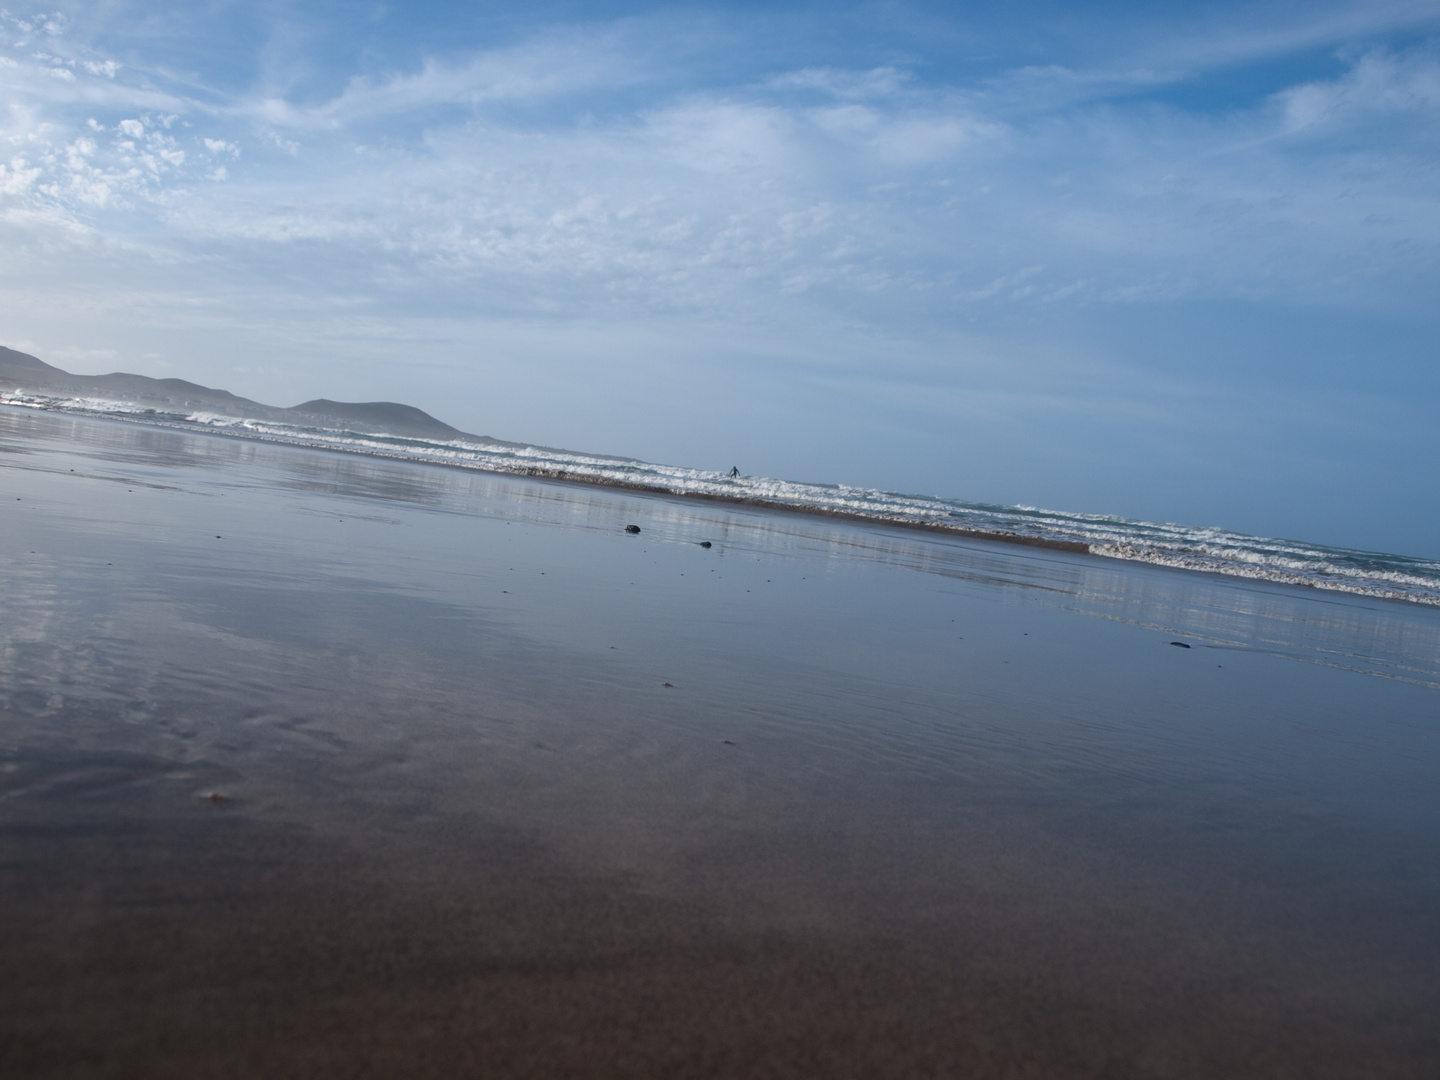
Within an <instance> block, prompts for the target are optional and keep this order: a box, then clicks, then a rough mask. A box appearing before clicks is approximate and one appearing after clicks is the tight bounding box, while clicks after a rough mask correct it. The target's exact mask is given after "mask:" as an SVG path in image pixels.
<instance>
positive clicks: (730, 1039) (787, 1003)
mask: <svg viewBox="0 0 1440 1080" xmlns="http://www.w3.org/2000/svg"><path fill="white" fill-rule="evenodd" d="M627 525H635V526H638V527H639V529H640V532H639V533H638V534H627V533H626V531H625V527H626V526H627ZM702 541H706V542H709V544H710V546H709V547H702V546H701V542H702ZM0 567H3V572H4V580H5V591H4V597H3V600H0V615H3V621H0V650H3V652H0V657H3V659H0V926H3V927H4V928H5V929H4V932H3V935H0V1073H3V1075H6V1076H14V1077H21V1076H25V1077H139V1076H144V1077H181V1076H184V1077H196V1076H206V1077H250V1076H266V1077H307V1078H315V1077H363V1076H377V1077H378V1076H386V1077H388V1076H405V1077H430V1076H435V1077H440V1076H445V1077H455V1076H485V1077H501V1076H504V1077H648V1076H656V1077H812V1076H813V1077H879V1076H886V1077H889V1076H894V1077H914V1076H936V1077H939V1076H955V1077H1007V1078H1008V1077H1037V1078H1038V1077H1091V1076H1094V1077H1100V1076H1106V1077H1113V1076H1133V1077H1156V1078H1160V1077H1164V1078H1172V1077H1173V1078H1182V1077H1183V1078H1189V1077H1242V1076H1243V1077H1297V1078H1299V1077H1304V1078H1307V1080H1313V1078H1320V1077H1361V1076H1363V1077H1396V1078H1400V1077H1416V1078H1418V1077H1433V1076H1435V1075H1440V1028H1437V1025H1436V1023H1435V1017H1436V1016H1440V824H1437V823H1440V785H1436V783H1435V782H1434V778H1435V774H1436V766H1437V763H1440V724H1437V723H1436V721H1437V718H1440V609H1436V608H1434V607H1426V606H1422V605H1415V604H1406V603H1402V602H1396V601H1387V600H1381V599H1371V598H1366V597H1358V596H1349V595H1343V594H1338V593H1324V592H1321V591H1319V590H1314V589H1301V588H1295V587H1292V586H1287V585H1277V584H1271V583H1266V582H1256V581H1247V580H1243V579H1234V578H1224V577H1220V576H1218V575H1207V574H1198V573H1190V572H1186V571H1181V570H1173V569H1168V568H1165V567H1159V566H1149V565H1142V564H1127V563H1121V562H1118V561H1115V560H1105V559H1099V558H1094V557H1091V556H1087V555H1083V554H1079V553H1076V552H1071V551H1064V550H1050V549H1046V548H1039V547H1023V546H1016V545H1010V544H1001V543H993V542H988V541H985V540H982V539H975V538H967V537H963V536H954V535H942V534H930V533H926V532H921V531H917V530H913V529H911V530H907V529H900V528H891V527H886V526H883V525H876V524H870V523H864V522H854V521H846V520H840V519H829V518H825V517H818V516H813V515H808V516H807V515H797V514H785V513H782V512H779V511H775V510H771V509H767V508H765V507H757V506H745V505H726V504H722V503H717V502H706V501H700V500H694V499H691V500H685V499H677V498H667V497H665V496H662V495H656V494H649V493H645V492H637V491H626V490H618V489H609V488H604V487H597V486H595V485H593V484H567V483H561V482H555V481H548V480H545V479H539V478H523V477H511V476H497V475H486V474H483V473H475V472H467V471H463V470H458V469H447V468H442V467H439V466H435V465H427V464H423V463H410V462H404V461H393V460H383V459H375V458H365V457H361V456H357V455H353V454H343V453H335V452H326V451H321V450H314V449H306V448H301V447H293V446H285V445H278V444H271V443H260V442H246V441H242V440H237V439H229V438H223V437H218V436H214V435H206V434H204V433H200V432H187V431H179V430H162V429H155V428H147V427H144V426H142V425H137V424H131V423H122V422H117V421H111V420H103V419H94V418H83V417H73V416H63V415H58V414H51V413H44V412H38V411H35V410H25V409H18V408H0ZM1177 642H1178V643H1179V644H1175V643H1177Z"/></svg>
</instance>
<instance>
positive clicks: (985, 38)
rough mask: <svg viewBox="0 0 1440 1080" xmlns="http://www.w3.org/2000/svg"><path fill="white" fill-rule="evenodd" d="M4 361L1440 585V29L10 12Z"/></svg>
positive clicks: (1, 148)
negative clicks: (1187, 539) (1143, 525)
mask: <svg viewBox="0 0 1440 1080" xmlns="http://www.w3.org/2000/svg"><path fill="white" fill-rule="evenodd" d="M0 88H3V97H0V343H3V344H8V345H10V346H12V347H16V348H21V349H25V350H27V351H31V352H34V353H36V354H38V355H40V356H42V357H43V358H45V359H48V360H50V361H51V362H53V363H56V364H59V365H61V366H63V367H66V368H69V369H70V370H74V371H81V372H87V373H99V372H104V371H111V370H127V371H137V372H141V373H144V374H149V375H155V376H169V375H177V376H181V377H184V378H189V379H192V380H194V381H197V382H202V383H207V384H209V385H216V386H221V387H224V388H226V389H230V390H233V391H235V392H237V393H241V394H245V395H247V396H250V397H254V398H257V399H259V400H262V401H266V402H270V403H274V404H294V403H296V402H298V401H301V400H305V399H307V398H311V397H316V396H321V395H323V396H327V397H333V398H341V399H347V400H369V399H377V398H389V399H398V400H403V401H407V402H410V403H412V404H415V405H418V406H420V407H421V408H424V409H426V410H427V411H429V412H432V413H434V414H436V415H438V416H439V417H441V418H442V419H444V420H447V421H449V422H450V423H453V424H455V425H457V426H459V427H462V428H465V429H467V430H471V431H476V432H481V433H486V434H492V435H496V436H500V437H504V438H512V439H523V440H527V441H534V442H540V443H546V444H550V445H559V446H566V447H571V448H575V449H584V450H593V451H597V452H608V453H618V454H627V455H633V456H636V457H641V458H645V459H647V460H652V461H663V462H669V463H674V464H683V465H693V466H697V467H715V468H725V467H728V466H729V465H731V464H732V463H734V464H738V465H739V466H740V467H741V469H742V470H744V471H747V472H755V473H764V474H768V475H774V476H783V477H786V478H789V479H796V480H812V481H830V482H834V481H840V482H848V483H856V484H865V485H871V486H876V487H881V488H886V489H889V490H902V491H916V492H925V493H930V494H939V495H946V496H954V497H960V498H969V499H976V500H984V501H993V502H1001V503H1022V504H1027V505H1038V506H1044V507H1047V508H1053V509H1062V510H1080V511H1094V512H1103V513H1118V514H1123V515H1126V516H1131V517H1139V518H1147V519H1152V520H1153V519H1161V520H1171V521H1181V522H1185V523H1189V524H1208V525H1219V526H1224V527H1227V528H1232V529H1239V530H1242V531H1247V532H1258V533H1262V534H1267V535H1281V536H1295V537H1301V538H1305V539H1310V540H1317V541H1321V542H1331V543H1338V544H1346V545H1354V546H1361V547H1370V548H1378V549H1383V550H1390V551H1398V552H1403V553H1408V554H1417V555H1430V556H1434V555H1440V490H1437V489H1440V484H1437V480H1436V477H1437V475H1440V423H1437V422H1436V419H1435V417H1436V416H1437V414H1440V302H1437V298H1440V123H1437V121H1440V7H1437V6H1436V5H1435V4H1434V3H1433V0H1431V2H1428V3H1414V2H1403V0H1397V2H1392V3H1368V4H1365V3H1326V2H1323V0H1322V2H1316V3H1303V4H1302V3H1289V2H1286V3H1270V4H1266V3H1263V2H1261V3H1255V2H1247V3H1210V4H1204V3H1201V4H1194V3H1187V4H1179V3H1176V4H1145V5H1136V4H1125V3H1109V4H1074V3H1070V4H1049V3H1015V4H984V5H981V4H975V5H968V6H967V5H961V4H946V5H927V4H903V3H901V4H890V3H882V4H856V5H843V4H841V5H821V4H813V5H792V6H788V7H787V6H777V5H774V4H765V5H760V4H728V5H702V4H690V5H640V4H630V5H623V4H615V5H603V4H574V3H555V4H548V5H547V4H543V3H541V4H536V3H529V4H525V5H508V4H493V5H474V4H407V5H404V6H399V5H395V6H388V5H384V4H347V3H331V4H317V3H304V4H293V3H283V2H271V3H244V4H230V3H223V2H215V3H169V4H167V3H163V2H160V3H153V2H152V3H145V4H132V3H127V2H124V0H117V2H109V3H95V4H73V5H61V6H59V7H51V8H46V9H45V10H40V9H34V10H32V9H28V8H27V9H23V10H22V9H18V8H10V9H7V10H3V11H0Z"/></svg>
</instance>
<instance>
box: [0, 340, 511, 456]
mask: <svg viewBox="0 0 1440 1080" xmlns="http://www.w3.org/2000/svg"><path fill="white" fill-rule="evenodd" d="M0 390H6V391H17V392H22V393H34V394H44V395H76V396H80V397H86V398H99V399H103V400H106V401H123V402H127V403H132V404H136V405H140V406H142V407H144V408H146V409H154V410H155V411H156V412H166V413H169V412H175V413H185V414H191V413H196V412H206V413H215V414H218V415H220V416H233V417H236V418H238V419H245V420H266V421H270V422H271V423H281V424H295V425H299V426H302V427H318V428H326V429H329V430H340V431H354V432H358V433H360V434H365V435H398V436H400V437H402V438H413V439H434V440H440V441H449V440H464V441H466V442H471V443H480V444H484V445H497V446H524V445H526V444H524V443H512V442H504V441H503V440H500V439H494V438H491V437H490V436H488V435H472V434H470V433H468V432H464V431H460V430H459V429H458V428H454V427H451V426H450V425H449V424H447V423H445V422H444V421H441V420H437V419H435V417H433V416H431V415H430V414H429V413H427V412H424V411H423V410H421V409H417V408H415V407H414V406H413V405H402V404H400V403H398V402H394V401H365V402H346V401H331V400H329V399H328V398H316V399H315V400H313V401H306V402H303V403H301V404H299V405H296V406H294V407H292V408H283V407H279V406H274V405H264V404H261V403H260V402H258V401H251V400H250V399H249V398H243V397H240V396H238V395H236V394H232V393H230V392H229V391H228V390H216V389H213V388H211V387H208V386H201V385H199V384H198V383H192V382H187V381H186V380H184V379H153V378H151V377H150V376H148V375H130V374H127V373H124V372H114V373H112V374H109V375H72V374H70V372H68V371H65V370H63V369H61V368H58V367H55V366H54V365H52V364H47V363H45V361H43V360H41V359H40V358H39V357H37V356H31V355H30V354H29V353H23V352H19V351H17V350H15V349H9V348H6V347H5V346H3V345H0Z"/></svg>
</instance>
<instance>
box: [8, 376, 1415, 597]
mask: <svg viewBox="0 0 1440 1080" xmlns="http://www.w3.org/2000/svg"><path fill="white" fill-rule="evenodd" d="M0 403H8V404H12V405H25V406H29V407H32V408H41V409H47V410H53V411H62V412H63V411H69V412H74V413H76V414H78V415H93V416H112V417H123V418H126V419H134V420H138V421H141V422H144V423H149V424H152V425H173V426H178V427H181V428H205V429H208V430H212V431H221V432H225V433H227V434H231V435H235V436H239V437H244V438H253V439H262V440H270V441H275V442H283V443H288V444H291V445H298V446H312V447H325V448H330V449H335V450H342V451H345V452H348V453H358V454H370V455H376V456H382V457H391V458H398V459H402V460H410V461H425V462H431V463H435V464H442V465H450V466H454V467H457V468H467V469H478V470H482V471H487V472H500V473H510V474H513V475H522V476H541V477H551V478H568V479H574V480H584V481H588V482H592V483H601V484H612V485H624V486H631V487H635V488H640V489H644V490H650V491H656V492H663V493H667V494H674V495H685V496H692V497H708V498H715V499H723V500H727V501H736V502H754V503H757V504H762V505H768V506H774V507H778V508H784V509H790V510H800V511H807V512H812V513H826V514H832V515H845V516H850V517H854V518H858V519H864V520H870V521H878V522H888V523H891V524H904V525H907V526H912V527H922V528H933V529H938V530H947V531H953V532H959V533H971V534H980V535H987V534H988V535H990V536H995V537H1007V538H1012V539H1023V540H1030V541H1034V542H1039V543H1041V544H1047V545H1070V546H1074V547H1078V548H1083V549H1084V550H1087V551H1089V552H1090V553H1091V554H1093V555H1098V556H1102V557H1104V558H1110V559H1124V560H1128V561H1133V562H1143V563H1150V564H1153V565H1157V566H1169V567H1174V568H1176V569H1184V570H1194V571H1200V572H1204V573H1214V574H1226V575H1229V576H1232V577H1245V578H1251V579H1254V580H1257V581H1273V582H1281V583H1285V584H1289V585H1303V586H1309V587H1313V588H1318V589H1328V590H1333V591H1336V592H1345V593H1351V594H1353V595H1357V596H1372V597H1378V598H1384V599H1390V600H1407V601H1411V602H1413V603H1419V604H1430V605H1440V562H1437V561H1435V560H1433V559H1424V558H1415V557H1411V556H1404V555H1389V554H1384V553H1381V552H1373V551H1356V550H1352V549H1348V548H1339V547H1329V546H1326V545H1323V544H1313V543H1307V542H1305V541H1301V540H1288V539H1278V538H1273V537H1263V536H1248V535H1246V534H1244V533H1236V532H1230V531H1228V530H1225V529H1220V528H1210V527H1201V526H1193V525H1180V524H1175V523H1166V522H1154V521H1135V520H1131V519H1128V518H1121V517H1114V516H1110V515H1104V514H1086V513H1076V512H1069V511H1056V510H1045V509H1041V508H1039V507H1033V506H999V505H994V504H990V503H975V502H966V501H964V500H962V499H955V498H943V497H940V496H935V495H923V494H907V493H901V492H890V491H876V490H872V489H869V488H860V487H849V486H846V485H843V484H811V483H802V482H799V481H793V480H779V479H774V478H771V477H764V476H748V475H740V476H734V477H732V476H729V475H727V474H726V473H725V472H720V471H709V470H703V469H692V468H686V467H683V466H675V465H655V464H651V463H648V462H644V461H636V460H632V459H629V458H619V457H608V456H604V455H595V454H580V453H572V452H569V451H564V450H554V449H549V448H544V447H534V446H514V445H488V444H476V443H468V442H466V441H463V440H457V441H453V442H431V441H426V440H421V439H406V438H396V437H391V436H376V435H368V434H361V433H356V432H347V431H333V430H321V429H316V428H304V427H297V426H294V425H288V424H278V423H266V422H262V421H257V420H240V419H236V418H235V417H232V416H222V415H218V414H210V413H186V414H178V413H177V414H162V415H156V414H154V412H153V411H152V412H151V413H150V414H148V415H147V414H145V413H144V411H143V410H141V409H139V408H138V406H136V405H134V404H132V403H126V402H113V401H101V400H83V399H67V398H55V397H48V398H47V397H39V396H36V395H33V394H28V395H21V394H8V395H0Z"/></svg>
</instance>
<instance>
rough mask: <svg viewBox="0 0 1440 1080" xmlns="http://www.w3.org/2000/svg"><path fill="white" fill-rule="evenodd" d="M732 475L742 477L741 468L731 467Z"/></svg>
mask: <svg viewBox="0 0 1440 1080" xmlns="http://www.w3.org/2000/svg"><path fill="white" fill-rule="evenodd" d="M730 475H731V476H739V475H740V469H739V466H736V465H731V466H730Z"/></svg>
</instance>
